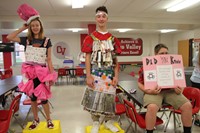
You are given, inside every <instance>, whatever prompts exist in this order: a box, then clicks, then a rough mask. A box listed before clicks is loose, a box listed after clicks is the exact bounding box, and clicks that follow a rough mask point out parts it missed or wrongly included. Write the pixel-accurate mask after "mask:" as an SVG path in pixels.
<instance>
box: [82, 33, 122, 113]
mask: <svg viewBox="0 0 200 133" xmlns="http://www.w3.org/2000/svg"><path fill="white" fill-rule="evenodd" d="M82 52H85V53H88V52H89V53H91V68H92V70H91V75H92V76H93V78H94V86H95V87H94V88H90V87H88V86H87V87H86V89H85V92H84V95H83V99H82V105H83V106H84V109H85V110H87V111H89V112H91V113H93V114H96V115H107V116H113V115H115V93H116V88H115V87H114V86H113V77H114V69H113V68H114V66H115V65H116V62H115V58H116V55H117V54H118V53H120V52H121V49H120V43H119V41H118V40H117V38H115V37H113V36H112V35H111V34H110V33H106V34H101V33H99V32H97V31H95V32H93V33H92V34H91V35H90V36H87V37H86V39H85V41H84V43H83V47H82Z"/></svg>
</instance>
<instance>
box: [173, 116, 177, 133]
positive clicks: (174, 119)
mask: <svg viewBox="0 0 200 133" xmlns="http://www.w3.org/2000/svg"><path fill="white" fill-rule="evenodd" d="M173 116H174V132H176V116H175V113H174V112H173Z"/></svg>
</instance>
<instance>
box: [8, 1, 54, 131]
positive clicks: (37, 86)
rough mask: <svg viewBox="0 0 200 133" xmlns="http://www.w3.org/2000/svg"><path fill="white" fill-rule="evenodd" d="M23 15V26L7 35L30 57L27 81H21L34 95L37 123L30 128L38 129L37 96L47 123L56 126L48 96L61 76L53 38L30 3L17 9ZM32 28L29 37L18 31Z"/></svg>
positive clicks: (25, 68)
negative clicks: (53, 56)
mask: <svg viewBox="0 0 200 133" xmlns="http://www.w3.org/2000/svg"><path fill="white" fill-rule="evenodd" d="M17 12H18V14H19V16H20V18H22V19H23V20H25V21H26V24H24V25H23V26H22V27H21V28H19V29H18V30H16V31H14V32H12V33H11V34H9V35H8V36H7V39H8V40H10V41H14V42H18V43H19V44H21V45H24V46H25V56H26V61H25V62H24V63H23V64H22V69H21V72H22V75H23V81H22V82H21V83H20V84H19V85H18V87H19V89H20V91H22V92H24V93H26V95H28V96H29V97H30V98H31V106H32V112H33V116H34V120H33V123H32V124H31V125H30V126H29V129H30V130H32V129H35V128H36V127H37V125H38V124H39V117H38V110H37V109H38V108H37V106H38V105H37V99H40V100H41V101H42V105H43V108H44V111H45V114H46V119H47V127H48V128H54V124H53V123H52V120H51V117H50V109H49V103H48V99H49V98H50V97H51V91H50V86H51V85H52V84H53V82H55V81H56V79H57V73H56V72H55V71H54V69H53V65H52V61H51V47H52V44H51V41H50V39H49V38H46V37H44V29H43V25H42V22H41V20H40V19H39V14H38V12H37V11H36V10H35V9H33V8H32V7H30V6H29V5H27V4H22V5H21V6H19V8H18V10H17ZM26 29H28V34H27V36H26V37H18V35H19V34H20V33H21V32H22V31H24V30H26Z"/></svg>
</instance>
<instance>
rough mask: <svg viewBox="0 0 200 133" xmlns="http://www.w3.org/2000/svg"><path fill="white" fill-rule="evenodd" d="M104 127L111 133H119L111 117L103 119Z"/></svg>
mask: <svg viewBox="0 0 200 133" xmlns="http://www.w3.org/2000/svg"><path fill="white" fill-rule="evenodd" d="M104 126H105V127H106V128H108V129H109V130H110V131H112V132H113V133H116V132H118V131H119V129H118V128H117V127H116V126H115V125H114V121H113V118H112V117H105V122H104Z"/></svg>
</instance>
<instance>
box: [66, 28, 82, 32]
mask: <svg viewBox="0 0 200 133" xmlns="http://www.w3.org/2000/svg"><path fill="white" fill-rule="evenodd" d="M68 30H70V31H72V32H79V31H81V30H83V29H81V28H71V29H68Z"/></svg>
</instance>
